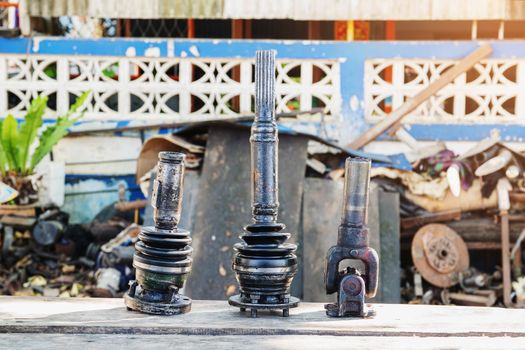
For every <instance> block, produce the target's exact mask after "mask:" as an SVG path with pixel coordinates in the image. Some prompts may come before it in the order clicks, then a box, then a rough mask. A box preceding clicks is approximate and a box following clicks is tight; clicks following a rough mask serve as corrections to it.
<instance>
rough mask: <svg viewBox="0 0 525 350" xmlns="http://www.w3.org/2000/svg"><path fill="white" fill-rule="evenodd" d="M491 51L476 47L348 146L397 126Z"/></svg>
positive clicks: (353, 145)
mask: <svg viewBox="0 0 525 350" xmlns="http://www.w3.org/2000/svg"><path fill="white" fill-rule="evenodd" d="M491 53H492V48H491V47H490V45H483V46H480V47H479V48H477V49H476V50H475V51H474V52H472V53H471V54H469V55H468V56H467V57H465V58H463V59H462V60H460V61H459V62H458V63H457V64H456V65H455V66H453V67H452V68H450V69H449V70H447V71H446V72H445V73H444V74H442V75H441V76H440V77H439V78H438V79H437V80H436V81H434V82H432V83H430V85H428V86H427V87H426V88H424V89H423V90H422V91H421V92H419V93H418V94H417V95H416V96H414V97H412V98H410V99H408V100H407V101H406V102H405V103H404V104H402V105H401V107H399V108H398V109H396V110H395V111H393V112H392V113H390V114H389V115H388V116H387V117H386V118H384V119H383V120H381V121H380V122H379V123H377V124H375V125H374V126H373V127H371V128H370V129H368V130H367V131H366V132H364V133H363V134H362V135H360V136H359V137H358V138H357V139H356V140H354V141H352V142H351V143H350V144H349V145H348V147H349V148H352V149H359V148H362V147H363V146H365V145H367V144H368V143H369V142H370V141H372V140H374V139H376V138H377V137H378V136H379V135H381V134H382V133H383V132H385V131H387V130H388V129H390V128H397V127H398V126H399V123H400V121H401V120H402V119H403V118H404V117H405V116H406V115H407V114H408V113H410V112H412V111H413V110H415V109H416V108H417V107H418V106H419V105H421V104H422V103H423V102H425V101H426V100H428V99H429V98H430V97H431V96H433V95H434V94H436V93H437V92H438V91H439V90H441V89H442V88H444V87H445V86H447V85H448V84H449V83H451V82H452V81H454V79H456V78H457V77H458V76H459V75H460V74H462V73H464V72H466V71H467V70H469V69H470V68H472V67H473V66H474V65H475V64H476V63H477V62H479V61H480V60H482V59H484V58H486V57H488V56H489V55H490V54H491Z"/></svg>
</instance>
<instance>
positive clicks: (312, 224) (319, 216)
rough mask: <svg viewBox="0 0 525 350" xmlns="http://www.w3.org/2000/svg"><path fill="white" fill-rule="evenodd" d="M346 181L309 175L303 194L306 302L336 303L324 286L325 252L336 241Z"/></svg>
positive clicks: (304, 296)
mask: <svg viewBox="0 0 525 350" xmlns="http://www.w3.org/2000/svg"><path fill="white" fill-rule="evenodd" d="M343 186H344V183H343V181H331V180H325V179H317V178H306V179H305V183H304V197H303V252H304V259H303V261H304V265H303V271H304V293H303V298H304V301H316V302H334V301H335V298H336V294H332V295H327V294H326V291H325V285H324V274H325V265H326V262H325V259H326V253H327V252H328V249H330V247H331V246H333V245H335V244H336V243H337V229H338V227H339V221H340V217H341V208H342V205H343V204H342V200H343V196H342V193H343Z"/></svg>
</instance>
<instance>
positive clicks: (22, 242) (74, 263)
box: [0, 205, 139, 297]
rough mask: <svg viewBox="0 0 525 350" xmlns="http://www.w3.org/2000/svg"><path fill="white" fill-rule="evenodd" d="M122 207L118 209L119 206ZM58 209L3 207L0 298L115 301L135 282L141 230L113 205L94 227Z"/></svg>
mask: <svg viewBox="0 0 525 350" xmlns="http://www.w3.org/2000/svg"><path fill="white" fill-rule="evenodd" d="M117 207H119V205H117ZM68 219H69V217H68V215H67V214H66V213H64V212H62V211H60V210H58V209H56V208H52V209H47V210H41V209H37V208H34V207H28V208H17V209H6V207H5V206H4V207H2V208H0V233H1V264H0V294H1V295H15V296H48V297H58V296H60V297H77V296H78V297H83V296H93V297H117V296H121V295H122V294H123V291H124V290H125V289H126V288H127V284H128V281H129V280H130V279H132V278H133V271H132V269H131V262H132V259H133V253H134V250H135V249H134V247H133V245H134V243H135V241H136V239H137V235H138V233H139V226H137V225H136V224H134V223H133V213H129V212H122V211H119V210H117V209H116V208H115V205H110V206H108V207H107V208H105V209H104V210H103V211H101V212H100V213H99V214H98V215H97V217H96V218H95V220H94V221H93V222H92V223H91V224H87V225H77V224H69V223H68Z"/></svg>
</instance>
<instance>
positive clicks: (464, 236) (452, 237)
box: [372, 139, 525, 307]
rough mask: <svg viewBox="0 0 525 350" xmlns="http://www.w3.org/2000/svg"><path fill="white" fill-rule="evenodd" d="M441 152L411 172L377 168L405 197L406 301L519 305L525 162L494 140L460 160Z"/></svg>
mask: <svg viewBox="0 0 525 350" xmlns="http://www.w3.org/2000/svg"><path fill="white" fill-rule="evenodd" d="M440 148H441V149H438V150H437V152H436V153H435V154H433V155H430V156H426V157H424V158H418V159H416V160H415V161H414V162H412V170H411V171H405V170H398V169H393V168H374V169H372V177H373V179H374V180H373V181H374V182H376V184H377V185H378V186H380V187H383V188H385V189H387V190H391V191H397V192H399V193H400V195H401V217H402V219H401V248H402V258H403V257H404V259H403V260H402V266H403V267H404V271H403V273H404V278H403V281H402V283H403V284H402V286H403V298H404V300H405V301H406V302H410V303H426V304H458V305H479V306H492V305H498V304H499V305H501V304H504V305H505V306H508V307H510V306H522V305H523V304H524V302H525V299H524V297H525V289H524V286H525V284H524V274H523V264H522V260H521V252H522V247H521V241H522V240H523V238H524V237H525V233H524V232H525V231H523V230H524V229H525V226H524V225H523V223H524V222H525V212H524V211H523V208H524V206H523V204H524V203H525V202H524V199H525V187H524V184H525V177H524V172H523V169H525V157H524V156H523V155H522V154H520V153H518V152H515V151H513V150H512V149H511V148H509V147H507V146H506V145H505V144H503V143H501V142H498V141H497V139H486V140H483V141H481V142H480V143H478V144H477V145H475V146H474V147H473V148H472V149H470V150H468V151H466V152H464V153H462V154H460V155H456V154H454V152H452V151H451V150H448V149H445V148H444V147H443V146H441V147H440ZM509 222H510V224H509Z"/></svg>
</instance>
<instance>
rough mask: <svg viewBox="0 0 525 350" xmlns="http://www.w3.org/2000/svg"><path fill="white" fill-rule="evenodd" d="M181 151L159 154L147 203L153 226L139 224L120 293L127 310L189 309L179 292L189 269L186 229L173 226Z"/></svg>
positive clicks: (177, 206) (178, 200)
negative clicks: (125, 287)
mask: <svg viewBox="0 0 525 350" xmlns="http://www.w3.org/2000/svg"><path fill="white" fill-rule="evenodd" d="M183 178H184V154H182V153H177V152H161V153H159V163H158V171H157V178H156V180H155V182H154V185H153V193H152V196H151V205H152V206H153V221H154V223H155V226H146V227H143V228H142V230H141V232H140V233H139V235H138V239H139V241H138V242H137V243H136V244H135V249H136V251H135V254H134V256H133V267H135V276H136V281H131V283H130V288H129V291H128V292H127V293H126V295H125V296H124V300H125V303H126V306H127V307H128V308H129V309H131V310H136V311H140V312H143V313H149V314H158V315H176V314H180V313H185V312H188V311H190V309H191V299H190V298H188V297H186V296H183V295H181V294H179V289H181V288H182V287H183V286H184V282H185V281H186V277H187V276H188V274H189V273H190V271H191V264H192V259H191V253H192V248H191V246H190V243H191V238H190V233H189V231H186V230H183V229H181V228H179V227H177V224H178V223H179V220H180V212H181V205H182V186H183Z"/></svg>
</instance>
